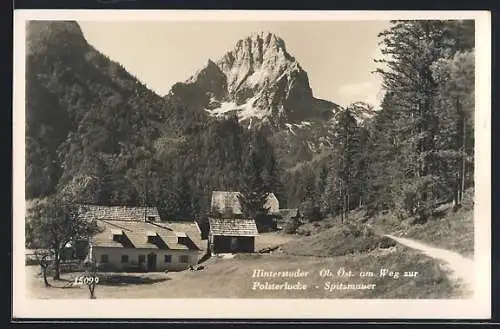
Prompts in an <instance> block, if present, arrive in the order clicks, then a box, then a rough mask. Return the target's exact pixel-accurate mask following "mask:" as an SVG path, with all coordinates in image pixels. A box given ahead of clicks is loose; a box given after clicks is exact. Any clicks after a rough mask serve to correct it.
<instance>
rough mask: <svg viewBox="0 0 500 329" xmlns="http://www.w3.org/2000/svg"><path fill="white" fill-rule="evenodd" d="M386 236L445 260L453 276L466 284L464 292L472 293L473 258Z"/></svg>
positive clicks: (413, 241) (409, 240) (405, 239)
mask: <svg viewBox="0 0 500 329" xmlns="http://www.w3.org/2000/svg"><path fill="white" fill-rule="evenodd" d="M385 236H386V237H388V238H391V239H393V240H394V241H396V242H398V243H400V244H402V245H405V246H407V247H409V248H412V249H416V250H420V251H421V252H423V253H424V254H426V255H427V256H429V257H432V258H434V259H437V260H441V261H443V262H445V263H446V264H447V268H448V269H449V270H450V271H451V272H452V277H453V278H454V279H456V280H459V281H461V283H462V284H463V285H464V287H463V288H464V292H465V293H469V294H470V293H472V291H473V288H474V261H473V260H472V259H469V258H465V257H463V256H461V255H459V254H458V253H456V252H453V251H450V250H446V249H440V248H436V247H433V246H429V245H427V244H424V243H422V242H418V241H415V240H411V239H407V238H399V237H396V236H393V235H389V234H385Z"/></svg>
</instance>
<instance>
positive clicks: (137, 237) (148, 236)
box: [91, 219, 204, 250]
mask: <svg viewBox="0 0 500 329" xmlns="http://www.w3.org/2000/svg"><path fill="white" fill-rule="evenodd" d="M97 223H98V225H99V227H101V228H102V229H103V231H102V232H100V233H98V234H96V235H95V236H93V237H92V239H91V241H92V245H94V246H97V247H115V248H148V249H171V250H203V249H204V247H203V242H202V240H201V236H200V232H199V231H198V228H197V226H196V224H195V223H194V222H188V223H153V222H146V221H131V220H123V221H119V220H102V219H98V220H97ZM121 232H123V235H122V238H121V239H119V240H118V241H117V240H116V239H114V238H113V235H115V234H119V233H121ZM179 235H180V236H183V235H185V236H186V237H183V238H182V239H179Z"/></svg>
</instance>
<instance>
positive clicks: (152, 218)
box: [148, 216, 156, 222]
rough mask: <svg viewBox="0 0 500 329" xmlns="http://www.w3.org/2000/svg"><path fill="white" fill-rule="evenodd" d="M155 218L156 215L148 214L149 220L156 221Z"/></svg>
mask: <svg viewBox="0 0 500 329" xmlns="http://www.w3.org/2000/svg"><path fill="white" fill-rule="evenodd" d="M155 218H156V217H155V216H148V222H154V221H155Z"/></svg>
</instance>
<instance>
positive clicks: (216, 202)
mask: <svg viewBox="0 0 500 329" xmlns="http://www.w3.org/2000/svg"><path fill="white" fill-rule="evenodd" d="M240 194H241V193H240V192H228V191H213V192H212V202H211V209H217V210H218V211H220V212H224V211H225V210H226V209H231V210H232V212H233V214H236V215H240V214H242V210H241V204H240V200H239V199H238V196H239V195H240ZM273 201H274V202H276V203H278V198H276V195H274V193H269V194H268V196H267V201H266V204H265V206H266V207H269V208H270V207H271V202H273Z"/></svg>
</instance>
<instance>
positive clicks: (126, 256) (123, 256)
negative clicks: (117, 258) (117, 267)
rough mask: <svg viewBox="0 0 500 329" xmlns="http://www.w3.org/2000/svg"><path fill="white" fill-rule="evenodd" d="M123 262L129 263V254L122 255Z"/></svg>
mask: <svg viewBox="0 0 500 329" xmlns="http://www.w3.org/2000/svg"><path fill="white" fill-rule="evenodd" d="M122 263H128V255H122Z"/></svg>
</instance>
